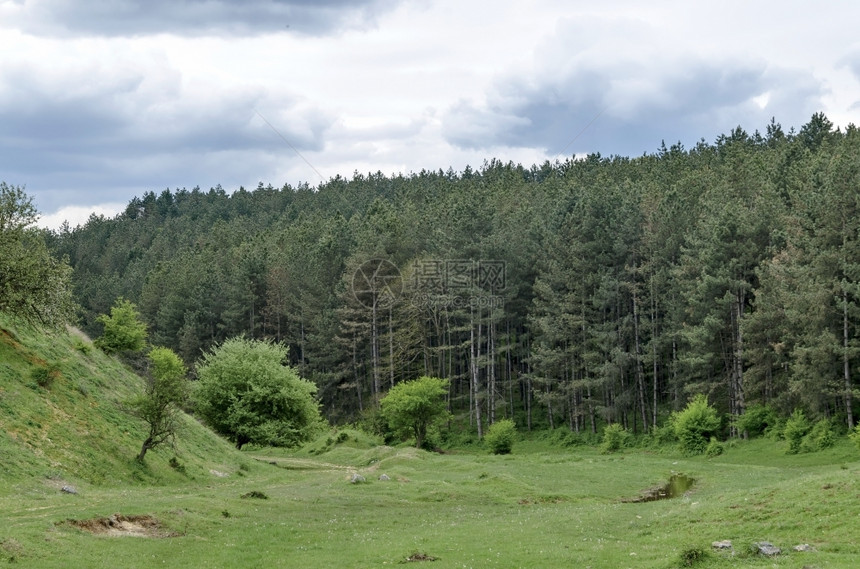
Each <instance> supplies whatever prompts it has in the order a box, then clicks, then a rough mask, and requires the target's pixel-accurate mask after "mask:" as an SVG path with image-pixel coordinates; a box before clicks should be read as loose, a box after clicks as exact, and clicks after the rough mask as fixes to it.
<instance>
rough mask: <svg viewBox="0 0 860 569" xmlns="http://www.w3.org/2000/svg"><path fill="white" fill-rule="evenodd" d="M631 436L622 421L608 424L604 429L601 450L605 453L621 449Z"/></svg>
mask: <svg viewBox="0 0 860 569" xmlns="http://www.w3.org/2000/svg"><path fill="white" fill-rule="evenodd" d="M629 437H630V433H628V432H627V430H626V429H625V428H624V427H622V426H621V424H620V423H612V424H611V425H607V426H606V427H605V428H604V429H603V442H602V443H601V445H600V450H601V451H603V452H604V453H610V452H615V451H618V450H621V447H623V446H624V445H625V444H626V443H627V440H628V438H629Z"/></svg>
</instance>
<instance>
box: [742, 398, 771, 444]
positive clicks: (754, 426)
mask: <svg viewBox="0 0 860 569" xmlns="http://www.w3.org/2000/svg"><path fill="white" fill-rule="evenodd" d="M778 422H779V420H778V418H777V415H776V411H774V410H773V409H771V408H770V407H768V406H767V405H759V404H756V405H750V406H749V407H747V408H746V411H744V414H743V415H741V416H740V417H738V418H737V419H735V426H736V427H737V429H738V431H740V432H741V433H743V432H746V433H747V435H749V436H750V437H760V436H762V435H764V434H765V432H766V431H767V430H768V429H770V428H772V427H773V426H774V425H776V424H778Z"/></svg>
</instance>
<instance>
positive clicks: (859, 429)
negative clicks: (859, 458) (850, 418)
mask: <svg viewBox="0 0 860 569" xmlns="http://www.w3.org/2000/svg"><path fill="white" fill-rule="evenodd" d="M848 438H849V439H851V440H852V441H854V444H855V445H856V446H857V450H860V423H858V424H857V425H855V426H854V430H853V431H851V434H850V435H848Z"/></svg>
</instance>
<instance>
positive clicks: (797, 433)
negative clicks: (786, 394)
mask: <svg viewBox="0 0 860 569" xmlns="http://www.w3.org/2000/svg"><path fill="white" fill-rule="evenodd" d="M810 428H811V425H810V424H809V420H808V419H807V418H806V415H804V414H803V411H802V410H800V409H795V410H794V412H793V413H792V414H791V417H789V418H788V421H786V423H785V428H784V429H783V431H782V436H783V437H784V438H785V440H786V441H788V449H787V450H786V453H787V454H797V453H798V452H800V450H801V446H802V445H803V437H805V436H806V434H807V433H808V432H809V430H810Z"/></svg>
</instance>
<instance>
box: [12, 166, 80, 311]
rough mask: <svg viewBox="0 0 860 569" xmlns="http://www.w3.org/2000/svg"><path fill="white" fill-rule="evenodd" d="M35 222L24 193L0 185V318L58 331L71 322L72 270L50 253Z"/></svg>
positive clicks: (64, 261) (35, 218) (36, 214)
mask: <svg viewBox="0 0 860 569" xmlns="http://www.w3.org/2000/svg"><path fill="white" fill-rule="evenodd" d="M38 217H39V214H38V212H37V211H36V208H35V206H33V199H32V198H31V197H29V196H27V195H26V194H25V193H24V190H23V189H22V188H20V187H16V186H10V185H8V184H6V182H0V312H3V313H5V314H7V315H9V316H10V317H12V318H15V319H17V320H21V321H24V322H27V323H29V324H38V325H44V326H48V327H51V328H60V327H61V326H63V325H64V324H67V323H69V322H72V321H73V319H74V313H75V308H76V307H75V303H74V301H73V300H72V286H71V278H72V269H71V267H69V265H68V261H66V260H63V261H58V260H57V259H56V258H55V257H54V256H52V255H51V253H50V252H49V251H48V247H47V245H46V244H45V237H44V233H43V232H42V231H41V230H39V229H37V228H35V227H33V225H34V224H35V223H36V221H37V220H38Z"/></svg>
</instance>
